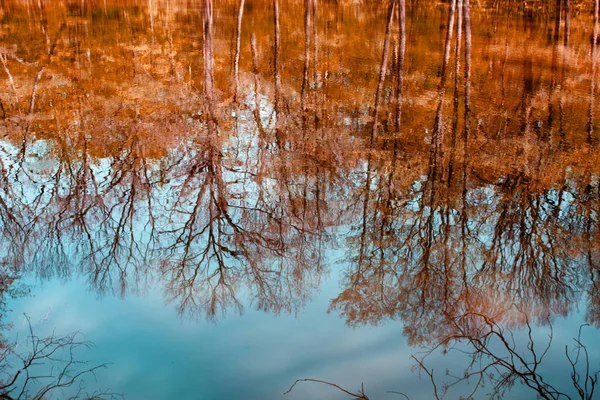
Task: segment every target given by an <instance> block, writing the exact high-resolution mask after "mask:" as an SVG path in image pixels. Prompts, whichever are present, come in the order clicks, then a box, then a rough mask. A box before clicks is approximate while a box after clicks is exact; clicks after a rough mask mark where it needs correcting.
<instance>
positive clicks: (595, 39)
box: [587, 0, 600, 143]
mask: <svg viewBox="0 0 600 400" xmlns="http://www.w3.org/2000/svg"><path fill="white" fill-rule="evenodd" d="M599 3H600V0H594V33H593V34H592V50H591V57H592V77H591V84H590V108H589V111H588V114H589V120H588V127H587V134H588V137H587V139H588V143H592V142H593V141H594V107H595V103H596V101H595V100H596V99H595V97H596V69H597V64H598V63H597V60H596V58H597V46H598V12H599V10H598V9H599V8H600V4H599Z"/></svg>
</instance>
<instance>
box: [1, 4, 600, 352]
mask: <svg viewBox="0 0 600 400" xmlns="http://www.w3.org/2000/svg"><path fill="white" fill-rule="evenodd" d="M296 3H298V4H296ZM479 3H481V4H479V5H478V6H477V7H473V5H472V4H470V3H469V0H451V1H447V2H439V3H438V2H429V3H426V4H425V2H413V1H405V0H395V1H388V2H350V1H336V2H319V1H317V0H306V1H305V2H303V3H302V4H301V5H300V3H299V2H291V1H284V0H273V1H269V2H266V1H265V2H255V1H244V0H241V1H229V0H228V1H220V2H215V3H214V4H213V2H212V0H203V1H202V2H189V1H188V2H184V1H177V0H158V1H148V2H139V1H118V2H117V1H115V0H108V1H106V0H105V1H104V2H97V1H82V2H70V1H57V2H53V5H52V6H50V5H49V3H48V2H45V1H39V2H38V1H35V2H34V1H17V0H14V1H12V0H4V1H2V2H1V3H0V17H1V19H2V30H1V37H2V47H1V48H0V58H1V60H2V66H3V71H4V75H3V76H2V80H3V84H4V87H5V90H3V91H2V92H1V93H0V101H1V103H0V105H1V112H2V121H1V123H0V130H1V133H2V135H3V137H4V139H3V140H2V142H1V143H0V144H1V150H2V153H1V156H0V162H1V165H0V172H1V174H2V175H1V179H0V186H1V190H0V221H1V230H0V232H1V235H2V238H1V242H2V246H1V248H0V254H1V258H0V260H1V263H0V265H1V268H2V270H3V272H2V276H3V277H4V278H3V279H2V282H3V284H4V283H6V285H5V286H7V287H6V288H5V287H4V286H3V287H2V289H3V290H5V291H6V290H8V286H10V283H8V282H12V281H13V280H18V277H19V276H21V275H23V274H26V273H30V272H31V273H34V274H36V275H38V276H40V277H42V278H44V279H49V278H51V277H57V276H58V277H61V278H67V277H69V276H71V275H73V274H83V275H84V276H85V277H86V278H87V280H88V283H89V286H90V288H92V289H93V290H96V291H97V292H98V293H99V294H106V293H114V294H117V295H119V296H126V295H127V294H129V293H130V292H135V293H137V292H142V293H143V292H145V291H147V290H154V289H155V288H160V289H161V290H163V291H164V297H165V299H166V301H168V302H171V303H173V304H175V305H176V307H177V310H178V312H179V313H180V314H182V315H186V316H191V317H195V318H197V317H207V318H209V319H216V318H218V317H219V316H221V315H222V314H223V313H225V312H226V311H227V310H237V311H239V312H241V311H242V310H243V308H244V306H245V305H246V306H247V305H248V304H251V306H252V307H255V308H257V309H259V310H264V311H266V312H272V313H276V314H277V313H281V312H286V313H295V312H297V311H298V310H300V309H301V308H302V307H303V305H304V304H305V303H306V302H307V301H308V300H309V299H310V297H311V295H312V294H313V293H314V292H315V290H317V289H318V288H319V286H320V283H321V281H322V279H323V278H324V276H326V275H327V274H328V272H329V271H330V270H331V269H332V268H337V267H338V266H337V265H336V266H332V265H331V263H330V262H329V261H327V253H328V252H331V251H332V249H341V250H342V251H343V252H344V254H345V257H344V261H343V262H342V263H340V266H339V268H343V272H342V276H343V278H342V280H341V282H340V285H341V289H340V293H339V295H338V296H337V297H335V298H333V299H332V300H331V303H330V309H329V311H330V313H333V314H339V315H340V316H341V317H342V318H344V319H345V320H346V321H347V323H348V324H349V325H352V326H357V325H363V324H374V325H377V324H381V323H384V322H385V321H387V320H390V319H400V320H402V321H403V323H404V324H405V325H404V326H405V327H404V333H405V334H406V336H407V337H408V338H409V342H410V343H411V344H413V345H421V344H430V343H439V342H444V341H445V340H448V338H452V337H456V336H457V335H459V336H460V335H466V333H465V332H467V333H468V331H470V332H472V333H473V334H476V333H477V332H479V333H480V330H481V326H482V323H481V321H479V322H477V321H475V320H476V319H477V318H475V317H473V318H470V319H469V318H466V317H465V316H466V315H470V316H473V315H477V316H485V318H486V319H485V322H486V323H487V324H493V326H497V325H496V324H503V325H506V326H510V327H519V326H525V325H528V324H529V323H540V324H546V323H549V321H552V320H553V319H555V318H556V317H558V316H568V315H570V314H571V313H572V312H573V311H574V310H575V309H576V308H577V307H578V306H580V305H581V303H580V302H581V301H583V302H584V303H585V305H586V307H587V309H586V319H587V321H589V323H591V324H593V325H594V326H596V327H598V326H599V323H600V290H599V285H600V270H599V265H600V264H599V250H600V236H599V221H598V212H599V210H598V208H599V204H600V202H599V201H600V182H599V179H598V174H599V172H600V171H599V168H600V158H599V156H598V154H599V153H598V139H599V136H598V129H597V123H598V121H597V116H596V111H597V104H596V103H597V101H596V97H597V88H596V86H597V84H596V75H597V69H598V67H597V63H598V58H599V55H598V49H597V45H598V43H599V42H600V40H599V38H598V35H599V32H598V29H599V28H598V5H597V1H596V3H595V4H589V3H590V2H583V1H575V0H571V1H568V0H567V1H557V2H537V3H536V2H524V3H523V4H526V5H527V4H529V3H533V4H534V5H533V6H531V8H529V5H527V7H525V6H521V3H519V5H517V3H515V2H491V1H490V2H488V3H490V4H487V5H486V2H485V1H484V2H479ZM492 3H493V4H495V5H497V7H495V8H492ZM555 3H556V4H555ZM498 4H501V5H498ZM536 4H539V7H538V6H536ZM594 5H595V8H594ZM536 7H537V8H536ZM365 8H367V9H368V12H365V11H364V10H365ZM582 299H583V300H582ZM513 305H518V306H519V312H510V310H511V309H512V307H513ZM478 318H479V317H478ZM484 325H485V324H484Z"/></svg>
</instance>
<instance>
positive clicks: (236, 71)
mask: <svg viewBox="0 0 600 400" xmlns="http://www.w3.org/2000/svg"><path fill="white" fill-rule="evenodd" d="M244 2H245V0H240V9H239V11H238V17H237V27H236V32H235V58H234V61H233V90H234V93H233V101H234V102H236V103H237V101H238V86H239V68H240V48H241V41H242V34H241V33H242V17H243V15H244Z"/></svg>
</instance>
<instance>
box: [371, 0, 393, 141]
mask: <svg viewBox="0 0 600 400" xmlns="http://www.w3.org/2000/svg"><path fill="white" fill-rule="evenodd" d="M395 6H396V1H395V0H394V1H392V2H391V4H390V6H389V9H388V21H387V25H386V28H385V39H384V42H383V55H382V56H381V66H380V68H379V83H378V84H377V90H376V91H375V106H374V107H373V108H374V110H373V130H372V131H371V145H373V143H374V142H375V140H376V138H377V125H378V123H379V107H380V103H381V96H382V92H383V84H384V82H385V77H386V75H387V62H388V56H389V53H390V36H391V32H392V21H393V20H394V8H395Z"/></svg>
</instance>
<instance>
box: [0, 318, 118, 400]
mask: <svg viewBox="0 0 600 400" xmlns="http://www.w3.org/2000/svg"><path fill="white" fill-rule="evenodd" d="M27 322H28V324H29V332H28V336H27V338H26V339H25V342H24V347H25V348H26V350H21V349H20V347H21V346H19V345H20V344H23V343H19V342H16V343H3V347H2V350H1V351H0V375H2V378H1V379H0V398H2V399H8V400H12V399H15V400H16V399H35V400H41V399H45V398H49V396H53V395H56V394H60V395H62V396H65V395H69V398H70V399H86V400H92V399H96V400H100V399H117V398H121V397H122V396H121V395H119V394H117V393H112V392H111V391H107V390H101V391H94V392H87V391H86V388H85V379H86V378H88V377H90V376H95V372H96V371H97V370H99V369H103V368H106V367H107V366H106V364H100V365H95V366H92V367H90V366H89V365H88V363H87V362H84V361H81V360H78V359H77V358H76V356H75V354H76V353H78V352H79V350H80V349H85V348H89V347H91V346H92V343H90V342H86V341H82V340H80V339H79V336H80V335H79V334H77V333H74V334H71V335H67V336H57V335H55V334H52V335H51V336H47V337H43V338H42V337H39V336H37V335H36V334H35V333H34V332H33V328H32V326H31V322H30V321H29V318H27ZM72 387H77V390H76V391H75V392H73V390H72V389H71V388H72ZM69 393H74V394H69Z"/></svg>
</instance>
